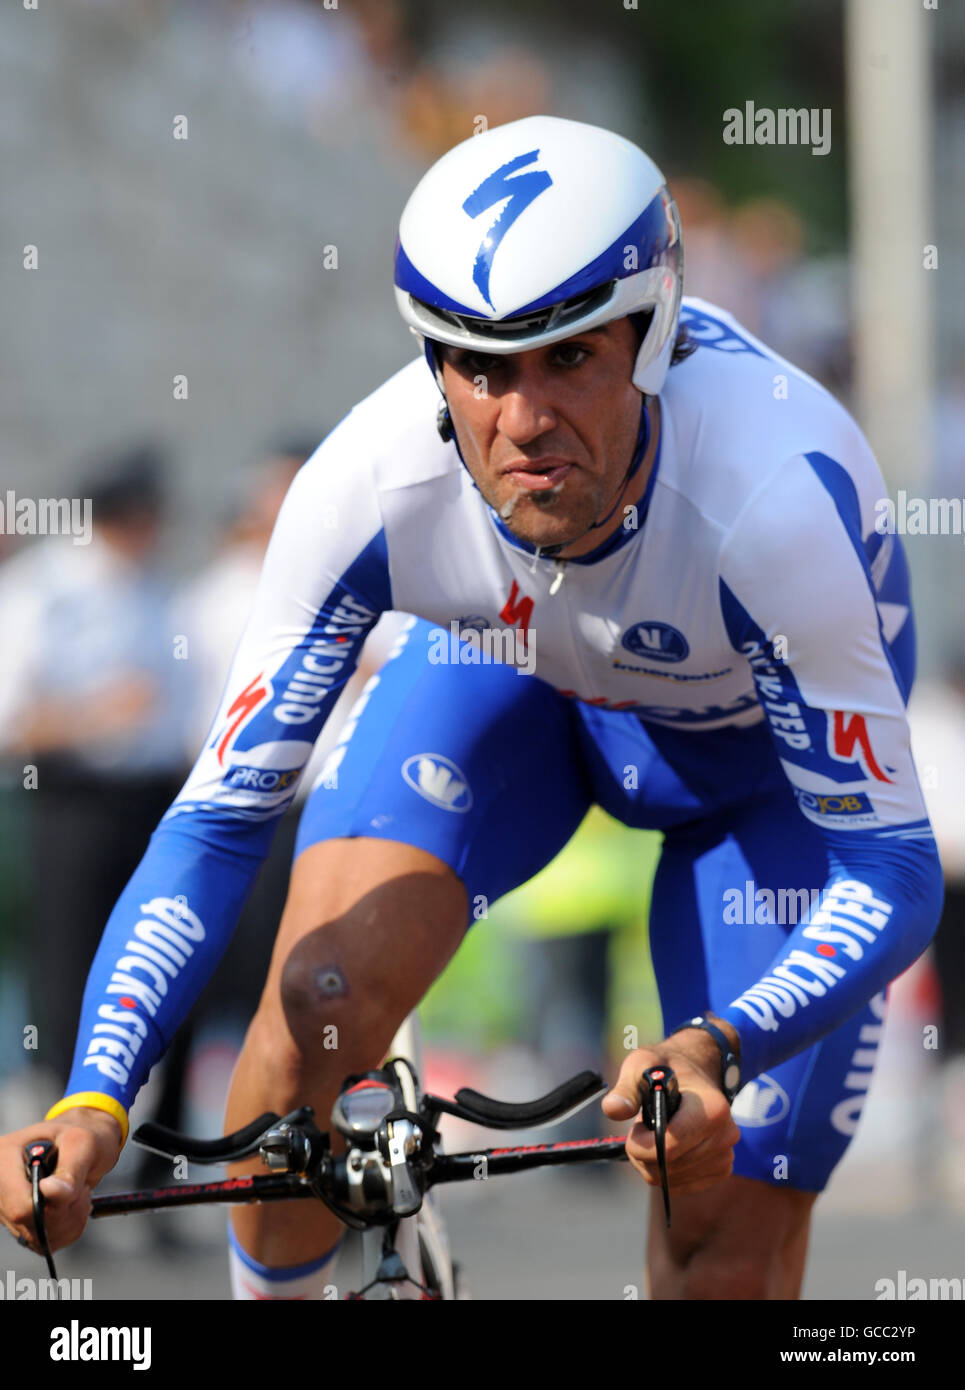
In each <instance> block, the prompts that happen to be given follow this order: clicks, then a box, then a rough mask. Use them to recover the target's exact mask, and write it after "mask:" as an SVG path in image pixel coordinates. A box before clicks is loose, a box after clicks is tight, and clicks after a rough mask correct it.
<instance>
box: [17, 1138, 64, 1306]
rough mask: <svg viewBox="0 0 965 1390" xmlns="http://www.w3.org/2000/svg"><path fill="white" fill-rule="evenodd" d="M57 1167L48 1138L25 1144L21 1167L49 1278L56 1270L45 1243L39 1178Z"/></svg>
mask: <svg viewBox="0 0 965 1390" xmlns="http://www.w3.org/2000/svg"><path fill="white" fill-rule="evenodd" d="M56 1167H57V1145H56V1144H55V1143H53V1141H52V1140H50V1139H35V1140H34V1141H33V1143H31V1144H26V1145H25V1146H24V1151H23V1168H24V1172H25V1173H26V1175H27V1179H28V1181H29V1182H30V1186H31V1192H32V1196H33V1215H34V1230H35V1231H36V1233H37V1244H38V1245H39V1246H40V1253H41V1254H42V1255H43V1257H44V1259H45V1260H46V1261H47V1269H48V1271H49V1273H50V1277H51V1279H54V1280H56V1278H57V1271H56V1269H55V1268H54V1259H53V1256H52V1255H51V1253H50V1246H49V1245H48V1244H47V1223H46V1221H45V1220H44V1194H43V1193H42V1192H41V1190H40V1180H41V1178H49V1177H50V1175H51V1173H52V1172H53V1171H54V1169H55V1168H56Z"/></svg>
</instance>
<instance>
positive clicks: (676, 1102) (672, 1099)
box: [637, 1066, 680, 1230]
mask: <svg viewBox="0 0 965 1390" xmlns="http://www.w3.org/2000/svg"><path fill="white" fill-rule="evenodd" d="M637 1090H638V1094H639V1096H640V1110H641V1115H642V1119H643V1123H644V1124H645V1125H646V1126H647V1129H652V1130H653V1137H654V1141H655V1143H656V1145H657V1166H658V1167H659V1169H660V1185H661V1187H662V1188H663V1209H664V1212H665V1213H666V1217H667V1229H668V1230H669V1229H670V1179H669V1178H668V1177H667V1126H668V1125H669V1123H670V1121H671V1120H672V1119H673V1117H674V1115H675V1114H676V1113H677V1111H678V1109H679V1108H680V1086H679V1085H678V1083H677V1078H676V1076H675V1075H674V1072H673V1068H672V1067H665V1066H660V1067H648V1068H647V1070H646V1071H645V1072H644V1073H643V1076H642V1077H641V1078H640V1081H639V1083H638V1086H637Z"/></svg>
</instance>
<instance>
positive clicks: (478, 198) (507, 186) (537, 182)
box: [462, 150, 553, 309]
mask: <svg viewBox="0 0 965 1390" xmlns="http://www.w3.org/2000/svg"><path fill="white" fill-rule="evenodd" d="M538 158H539V150H530V152H529V154H521V155H517V157H516V158H515V159H511V160H510V161H509V162H508V163H507V164H501V165H500V166H499V168H498V169H497V170H496V171H495V173H493V174H490V175H489V177H488V178H485V179H483V181H482V183H481V184H480V185H479V187H478V188H475V189H473V191H472V193H470V195H469V197H468V198H467V199H466V201H465V202H464V203H463V205H462V210H463V212H466V213H468V214H469V216H470V217H478V216H479V214H480V213H482V212H485V211H486V210H487V208H491V207H493V206H494V205H495V204H496V203H501V202H502V201H503V199H504V198H508V199H509V202H508V203H507V204H506V206H505V207H504V208H503V210H502V212H501V213H500V214H499V216H498V217H497V218H496V221H495V222H494V223H493V225H492V226H491V227H490V229H489V231H488V232H487V233H486V235H485V236H484V237H483V239H482V241H481V243H480V245H479V250H478V251H477V252H476V260H475V264H474V265H473V271H472V278H473V283H474V284H475V285H476V287H477V289H478V290H479V292H480V294H481V295H482V297H483V299H485V301H486V303H487V304H488V305H489V307H490V309H495V307H496V306H495V304H494V303H493V302H492V300H491V299H490V298H489V273H490V271H491V270H492V265H493V256H494V255H495V254H496V248H497V247H498V246H499V243H500V242H501V241H502V239H503V237H504V236H505V235H506V233H507V232H508V231H509V229H510V227H511V226H512V225H513V223H514V222H515V221H516V219H517V217H518V216H519V214H520V213H521V212H524V211H525V210H526V208H528V207H529V205H530V203H531V202H532V201H533V199H534V198H538V197H539V195H540V194H541V193H542V192H544V191H545V189H547V188H549V187H550V185H551V184H552V182H553V180H552V179H551V178H550V176H549V174H548V173H547V172H546V170H545V169H531V170H530V171H529V172H528V173H526V174H517V176H516V178H514V179H511V178H510V177H509V176H510V174H514V173H516V170H517V169H522V168H523V167H524V166H525V165H527V164H532V162H533V160H534V159H538Z"/></svg>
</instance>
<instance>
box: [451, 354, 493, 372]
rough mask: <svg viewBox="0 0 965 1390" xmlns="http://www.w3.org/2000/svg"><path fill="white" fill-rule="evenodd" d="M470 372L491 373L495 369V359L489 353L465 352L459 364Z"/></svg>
mask: <svg viewBox="0 0 965 1390" xmlns="http://www.w3.org/2000/svg"><path fill="white" fill-rule="evenodd" d="M459 365H460V366H461V367H463V368H464V369H466V370H468V371H470V372H492V371H494V370H495V369H496V366H497V358H496V357H494V356H493V355H492V353H490V354H489V355H488V356H487V355H486V353H484V352H467V353H466V355H465V356H464V357H463V359H462V361H461V362H460V364H459Z"/></svg>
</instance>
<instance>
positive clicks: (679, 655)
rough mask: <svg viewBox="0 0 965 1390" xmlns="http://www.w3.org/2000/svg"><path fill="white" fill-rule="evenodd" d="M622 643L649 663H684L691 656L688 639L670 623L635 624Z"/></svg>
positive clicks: (629, 650) (626, 633)
mask: <svg viewBox="0 0 965 1390" xmlns="http://www.w3.org/2000/svg"><path fill="white" fill-rule="evenodd" d="M620 642H621V645H622V646H624V647H626V649H627V651H628V652H632V653H633V655H634V656H644V657H646V658H647V660H648V661H683V660H685V658H686V657H688V656H689V655H690V647H689V646H688V643H687V639H686V637H685V636H684V635H683V633H682V632H680V631H679V630H678V629H677V628H675V627H671V626H670V624H669V623H653V622H650V623H634V625H633V627H628V628H627V630H626V632H625V633H624V634H623V636H622V637H621V638H620Z"/></svg>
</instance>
